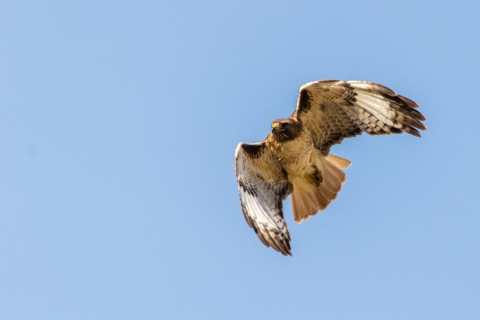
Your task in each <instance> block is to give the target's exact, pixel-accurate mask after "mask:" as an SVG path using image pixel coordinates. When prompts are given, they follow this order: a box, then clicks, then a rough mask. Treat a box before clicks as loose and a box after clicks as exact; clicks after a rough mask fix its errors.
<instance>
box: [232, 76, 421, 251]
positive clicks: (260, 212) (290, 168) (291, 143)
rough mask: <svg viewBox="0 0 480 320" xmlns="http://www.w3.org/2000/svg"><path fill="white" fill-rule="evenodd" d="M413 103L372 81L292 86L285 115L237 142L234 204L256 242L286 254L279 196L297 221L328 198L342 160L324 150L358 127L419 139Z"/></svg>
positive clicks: (340, 178)
mask: <svg viewBox="0 0 480 320" xmlns="http://www.w3.org/2000/svg"><path fill="white" fill-rule="evenodd" d="M418 107H419V106H418V104H416V103H415V102H414V101H412V100H410V99H408V98H406V97H404V96H401V95H399V94H396V93H395V92H393V91H392V90H390V89H389V88H387V87H384V86H382V85H380V84H376V83H372V82H365V81H339V80H323V81H315V82H310V83H307V84H305V85H303V86H302V87H300V90H299V93H298V100H297V107H296V109H295V111H294V112H293V114H292V115H291V116H290V117H289V118H285V119H278V120H275V121H273V122H272V131H271V132H270V134H269V135H268V136H267V138H266V139H265V140H263V141H262V142H259V143H243V142H241V143H239V144H238V145H237V148H236V150H235V174H236V177H237V184H238V191H239V195H240V204H241V206H242V211H243V214H244V216H245V220H246V221H247V223H248V225H249V226H250V227H251V228H253V229H254V230H255V233H256V234H257V236H258V238H259V239H260V241H261V242H262V243H263V244H264V245H265V246H267V247H272V248H273V249H275V250H276V251H278V252H280V253H282V254H284V255H292V253H291V248H290V240H291V239H290V233H289V232H288V228H287V224H286V222H285V220H284V218H283V204H282V202H283V200H285V199H286V198H287V197H288V196H289V195H291V199H292V211H293V217H294V220H295V221H296V222H297V223H300V222H302V221H304V220H306V219H308V218H309V217H310V216H313V215H315V214H317V212H318V211H319V210H323V209H325V208H326V207H327V206H328V204H329V203H330V202H331V201H332V200H335V198H336V197H337V195H338V193H339V192H340V188H341V186H342V184H343V183H344V182H345V173H344V172H343V171H342V169H346V168H348V167H349V166H350V161H349V160H347V159H343V158H340V157H337V156H334V155H331V154H330V148H331V146H332V145H334V144H337V143H341V142H342V140H343V139H344V138H349V137H355V136H357V135H359V134H361V133H362V132H366V133H368V134H370V135H388V134H391V133H402V132H406V133H409V134H411V135H414V136H417V137H420V133H419V131H418V129H419V130H426V129H427V128H426V127H425V125H424V124H423V123H422V122H421V121H424V120H426V118H425V117H424V116H423V115H422V114H421V113H420V112H418V111H417V110H416V108H418Z"/></svg>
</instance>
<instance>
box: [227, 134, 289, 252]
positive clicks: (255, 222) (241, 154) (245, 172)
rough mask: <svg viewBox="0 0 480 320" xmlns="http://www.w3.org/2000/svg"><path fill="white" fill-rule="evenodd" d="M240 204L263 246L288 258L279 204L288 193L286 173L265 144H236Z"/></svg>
mask: <svg viewBox="0 0 480 320" xmlns="http://www.w3.org/2000/svg"><path fill="white" fill-rule="evenodd" d="M235 174H236V176H237V183H238V192H239V194H240V204H241V205H242V211H243V214H244V216H245V220H246V221H247V223H248V225H249V226H250V227H251V228H253V229H254V230H255V233H256V234H257V236H258V237H259V238H260V241H262V242H263V244H264V245H266V246H267V247H270V246H271V247H272V248H274V249H275V250H277V251H278V252H281V253H283V254H284V255H291V251H290V234H289V232H288V228H287V224H286V223H285V220H284V219H283V204H282V201H283V200H285V199H286V198H287V196H288V195H289V194H290V193H291V192H292V185H291V184H290V182H288V180H287V174H286V173H285V171H284V170H283V169H282V167H281V166H280V163H279V162H278V161H277V160H276V159H275V157H274V156H273V154H272V153H271V151H270V150H269V149H268V148H267V146H266V144H265V142H260V143H256V144H246V143H239V144H238V146H237V149H236V150H235Z"/></svg>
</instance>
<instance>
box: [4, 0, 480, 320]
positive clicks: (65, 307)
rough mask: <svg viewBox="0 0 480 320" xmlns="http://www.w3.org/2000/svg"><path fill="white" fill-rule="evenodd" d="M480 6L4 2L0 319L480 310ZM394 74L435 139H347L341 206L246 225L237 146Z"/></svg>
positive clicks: (479, 313)
mask: <svg viewBox="0 0 480 320" xmlns="http://www.w3.org/2000/svg"><path fill="white" fill-rule="evenodd" d="M479 16H480V4H479V2H478V1H460V2H459V1H410V2H408V1H396V2H393V1H388V2H387V1H370V2H367V1H365V2H363V1H343V2H342V1H328V2H326V1H290V2H287V1H241V2H240V1H235V2H234V1H230V2H228V1H198V2H196V3H193V1H191V2H185V1H2V2H1V3H0V43H1V47H0V319H369V320H371V319H479V318H480V201H479V197H480V196H479V189H480V188H479V187H480V183H479V181H480V169H479V162H480V135H479V133H478V132H477V131H476V130H477V129H478V118H479V116H480V103H479V99H478V95H479V91H480V72H479V71H480V40H479V39H480V22H479ZM320 79H343V80H348V79H351V80H367V81H373V82H377V83H381V84H383V85H386V86H387V87H390V88H391V89H393V90H395V91H396V92H398V93H400V94H402V95H405V96H407V97H409V98H411V99H413V100H415V101H416V102H418V103H419V104H420V105H421V108H420V111H421V112H422V113H423V114H425V116H426V117H427V118H428V120H427V121H426V125H427V126H428V128H429V129H428V131H426V132H422V135H423V137H422V138H421V139H418V138H415V137H413V136H410V135H395V136H388V137H370V136H366V135H362V136H361V137H358V138H355V139H349V140H345V141H344V142H343V143H342V144H341V145H338V146H335V147H333V148H332V153H333V154H337V155H339V156H342V157H345V158H347V159H350V160H351V161H352V166H351V167H350V168H349V169H348V170H347V172H346V173H347V183H346V184H345V185H344V187H343V189H342V192H341V193H340V195H339V197H338V199H337V200H336V201H335V202H333V203H332V204H331V205H330V207H329V208H328V209H327V210H326V211H323V212H321V213H319V214H318V215H317V216H315V217H313V218H311V219H310V220H308V221H306V222H304V223H302V224H301V225H297V224H296V223H295V222H294V221H293V218H292V213H291V206H290V201H289V200H288V201H287V202H286V203H285V208H286V210H285V215H286V221H287V223H288V225H289V228H290V233H291V235H292V243H291V245H292V250H293V255H294V257H293V258H292V257H284V256H282V255H281V254H279V253H277V252H275V251H274V250H272V249H267V248H266V247H264V246H263V245H262V244H261V243H260V241H259V240H258V239H257V237H256V235H255V234H254V232H253V230H252V229H250V228H249V227H248V226H247V224H246V223H245V221H244V218H243V215H242V212H241V209H240V204H239V199H238V193H237V187H236V181H235V175H234V171H233V156H234V150H235V146H236V144H237V143H238V142H240V141H243V142H256V141H261V140H263V139H264V138H265V137H266V135H267V134H268V132H269V130H270V122H271V121H273V120H275V119H277V118H281V117H286V116H289V115H290V114H291V113H292V111H293V110H294V108H295V103H296V98H297V91H298V88H299V87H300V86H301V85H302V84H304V83H306V82H310V81H314V80H320Z"/></svg>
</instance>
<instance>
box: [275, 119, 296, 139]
mask: <svg viewBox="0 0 480 320" xmlns="http://www.w3.org/2000/svg"><path fill="white" fill-rule="evenodd" d="M301 130H302V124H301V122H299V121H297V120H295V119H292V118H286V119H278V120H275V121H273V122H272V135H273V136H274V137H275V138H276V139H277V140H279V141H288V140H293V139H295V138H296V137H297V136H298V135H299V134H300V132H301Z"/></svg>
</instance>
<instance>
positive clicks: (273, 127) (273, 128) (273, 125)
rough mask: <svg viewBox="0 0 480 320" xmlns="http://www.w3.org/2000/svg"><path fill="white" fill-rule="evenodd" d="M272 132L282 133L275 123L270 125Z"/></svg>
mask: <svg viewBox="0 0 480 320" xmlns="http://www.w3.org/2000/svg"><path fill="white" fill-rule="evenodd" d="M272 130H273V131H275V132H279V131H282V130H281V129H280V127H279V126H278V123H277V122H275V123H272Z"/></svg>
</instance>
